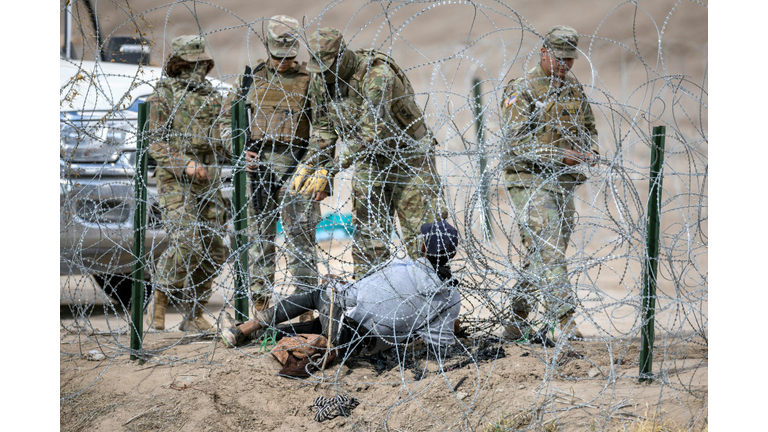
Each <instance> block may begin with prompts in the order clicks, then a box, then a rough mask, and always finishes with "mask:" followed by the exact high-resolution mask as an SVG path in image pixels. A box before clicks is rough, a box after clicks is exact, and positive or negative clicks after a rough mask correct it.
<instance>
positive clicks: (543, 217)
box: [509, 187, 575, 321]
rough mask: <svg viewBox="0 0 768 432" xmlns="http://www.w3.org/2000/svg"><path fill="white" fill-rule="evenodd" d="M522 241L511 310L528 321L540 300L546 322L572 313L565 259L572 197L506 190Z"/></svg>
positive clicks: (514, 189) (570, 229) (572, 215)
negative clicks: (520, 273) (520, 265)
mask: <svg viewBox="0 0 768 432" xmlns="http://www.w3.org/2000/svg"><path fill="white" fill-rule="evenodd" d="M509 194H510V197H511V199H512V204H513V206H514V208H515V218H516V221H517V224H518V226H519V227H520V236H521V238H522V241H523V248H524V253H525V256H524V259H523V278H522V281H521V282H518V284H517V285H516V286H515V290H514V291H516V292H513V300H512V309H513V312H514V313H515V314H516V315H518V316H524V317H527V316H528V314H529V313H530V312H531V309H532V304H535V300H537V299H538V298H539V297H543V300H544V303H545V307H546V310H547V316H546V317H545V320H547V321H558V320H559V319H560V317H563V316H567V315H568V314H572V313H573V309H574V304H573V303H574V299H573V292H572V290H571V287H570V285H569V282H568V268H567V262H566V257H565V252H566V248H567V247H568V242H569V240H570V236H571V232H572V229H573V228H572V226H573V219H574V212H575V207H574V203H573V195H572V194H559V193H556V192H550V191H546V190H543V189H540V188H534V187H531V188H519V187H513V188H509Z"/></svg>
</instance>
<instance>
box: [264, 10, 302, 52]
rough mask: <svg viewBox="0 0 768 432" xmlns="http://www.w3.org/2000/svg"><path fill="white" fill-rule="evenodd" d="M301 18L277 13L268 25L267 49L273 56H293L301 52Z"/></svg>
mask: <svg viewBox="0 0 768 432" xmlns="http://www.w3.org/2000/svg"><path fill="white" fill-rule="evenodd" d="M298 34H299V20H297V19H296V18H293V17H289V16H288V15H275V16H273V17H272V18H270V19H269V24H268V25H267V49H268V50H269V55H270V56H271V57H273V58H292V57H296V55H298V54H299V43H298V41H297V40H296V39H297V36H298Z"/></svg>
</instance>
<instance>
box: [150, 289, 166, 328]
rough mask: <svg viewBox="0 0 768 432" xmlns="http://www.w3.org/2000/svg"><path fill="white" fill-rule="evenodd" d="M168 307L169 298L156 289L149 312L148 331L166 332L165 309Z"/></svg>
mask: <svg viewBox="0 0 768 432" xmlns="http://www.w3.org/2000/svg"><path fill="white" fill-rule="evenodd" d="M167 307H168V296H167V295H165V293H164V292H162V291H160V290H158V289H156V290H155V293H154V298H153V299H152V304H151V305H150V307H149V310H148V311H147V329H154V330H165V309H166V308H167Z"/></svg>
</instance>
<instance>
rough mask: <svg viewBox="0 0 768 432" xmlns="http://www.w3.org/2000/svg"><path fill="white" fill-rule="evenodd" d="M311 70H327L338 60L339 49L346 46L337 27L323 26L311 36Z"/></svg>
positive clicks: (309, 43) (308, 66)
mask: <svg viewBox="0 0 768 432" xmlns="http://www.w3.org/2000/svg"><path fill="white" fill-rule="evenodd" d="M308 45H309V64H308V65H307V70H308V71H310V72H325V71H327V70H328V69H329V68H330V67H331V66H333V62H335V61H336V57H338V55H339V51H340V50H342V49H343V48H344V46H345V45H344V38H343V37H342V36H341V32H340V31H338V30H336V29H335V28H330V27H323V28H321V29H319V30H318V31H317V32H316V33H315V34H313V35H312V37H310V38H309V42H308Z"/></svg>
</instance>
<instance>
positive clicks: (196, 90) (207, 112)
mask: <svg viewBox="0 0 768 432" xmlns="http://www.w3.org/2000/svg"><path fill="white" fill-rule="evenodd" d="M195 84H197V83H191V84H190V83H188V82H187V81H182V80H176V79H168V78H164V79H161V80H159V81H158V82H157V87H156V91H157V92H158V93H161V94H163V96H164V97H165V98H166V100H167V101H168V105H169V107H170V109H171V112H170V113H169V114H170V119H169V120H170V121H169V123H170V125H171V128H172V131H171V132H170V134H169V139H168V144H169V145H170V146H172V147H174V148H177V149H178V150H179V151H181V152H182V153H185V154H188V155H197V156H205V155H208V154H211V153H213V152H214V147H213V146H212V145H211V138H213V136H212V133H213V132H214V131H215V128H214V127H213V125H214V123H215V122H216V119H217V118H218V116H219V113H220V111H221V101H220V100H219V98H218V95H217V93H216V91H215V90H214V89H213V86H211V83H210V82H208V81H206V82H204V83H199V84H197V86H196V87H195Z"/></svg>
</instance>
